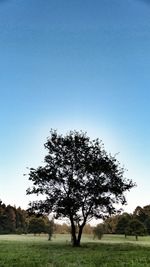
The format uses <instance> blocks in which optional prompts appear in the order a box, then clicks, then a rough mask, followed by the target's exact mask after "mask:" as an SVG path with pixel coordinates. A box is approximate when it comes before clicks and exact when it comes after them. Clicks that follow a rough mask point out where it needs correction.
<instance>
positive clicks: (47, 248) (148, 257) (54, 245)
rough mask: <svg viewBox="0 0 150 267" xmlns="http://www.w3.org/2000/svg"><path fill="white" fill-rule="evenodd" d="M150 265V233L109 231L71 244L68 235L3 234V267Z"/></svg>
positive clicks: (0, 258) (0, 266)
mask: <svg viewBox="0 0 150 267" xmlns="http://www.w3.org/2000/svg"><path fill="white" fill-rule="evenodd" d="M148 266H149V267H150V237H140V238H139V241H135V238H134V237H129V238H127V239H125V238H124V237H123V236H118V235H114V236H113V235H106V236H104V238H103V239H102V240H101V241H100V242H98V241H97V240H93V239H92V237H88V236H84V237H83V242H82V246H81V247H80V248H72V247H71V245H70V237H69V236H68V235H59V236H56V237H55V238H53V240H52V241H51V242H48V241H47V237H46V236H44V235H43V236H36V237H34V236H29V235H27V236H23V235H20V236H15V235H5V236H4V235H3V236H0V267H148Z"/></svg>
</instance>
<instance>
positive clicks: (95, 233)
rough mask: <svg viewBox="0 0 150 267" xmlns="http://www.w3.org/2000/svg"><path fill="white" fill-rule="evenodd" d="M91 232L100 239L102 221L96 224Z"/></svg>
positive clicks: (102, 226) (102, 228)
mask: <svg viewBox="0 0 150 267" xmlns="http://www.w3.org/2000/svg"><path fill="white" fill-rule="evenodd" d="M93 233H94V238H95V237H96V238H98V239H99V240H100V239H102V236H103V234H104V224H102V223H99V224H97V225H96V226H95V227H94V229H93Z"/></svg>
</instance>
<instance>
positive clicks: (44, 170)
mask: <svg viewBox="0 0 150 267" xmlns="http://www.w3.org/2000/svg"><path fill="white" fill-rule="evenodd" d="M45 148H46V149H47V150H48V154H47V155H46V156H45V160H44V166H40V167H38V168H37V169H34V168H30V172H29V180H30V181H32V182H33V187H31V188H29V189H27V194H36V195H44V196H45V199H43V197H42V200H37V201H34V202H31V203H30V209H31V210H34V211H36V212H40V213H48V214H49V213H51V212H53V213H54V215H55V218H63V217H67V218H69V220H70V224H71V234H72V240H73V245H74V246H79V245H80V240H81V235H82V231H83V228H84V226H85V224H86V223H87V222H88V221H89V220H90V219H92V218H93V217H95V218H105V217H106V216H107V215H112V214H115V213H116V212H117V209H116V206H115V204H118V203H121V204H122V205H124V204H125V203H126V198H125V195H124V192H126V191H128V190H130V189H131V188H132V187H133V186H134V185H135V184H134V183H133V182H132V180H130V179H126V178H125V177H124V168H122V167H120V164H119V162H118V161H117V159H116V158H115V157H114V156H112V155H110V154H107V152H106V151H105V149H104V146H103V144H102V142H101V141H100V140H99V139H95V140H91V139H90V138H89V137H88V136H87V134H86V133H83V132H82V131H81V132H77V131H70V132H69V133H68V134H67V135H65V136H63V135H60V134H58V133H57V131H55V130H51V132H50V137H49V138H48V139H47V142H46V143H45Z"/></svg>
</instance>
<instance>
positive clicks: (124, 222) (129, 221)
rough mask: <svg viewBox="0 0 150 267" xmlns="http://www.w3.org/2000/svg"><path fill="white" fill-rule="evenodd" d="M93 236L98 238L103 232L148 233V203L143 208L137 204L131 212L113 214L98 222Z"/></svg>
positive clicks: (149, 233)
mask: <svg viewBox="0 0 150 267" xmlns="http://www.w3.org/2000/svg"><path fill="white" fill-rule="evenodd" d="M94 231H95V236H97V237H98V238H99V239H100V238H101V237H102V235H103V234H104V233H105V234H124V235H125V237H127V236H128V235H134V236H135V237H136V240H137V239H138V236H143V235H150V205H147V206H144V207H143V208H142V207H140V206H137V207H136V209H135V210H134V212H133V213H132V214H130V213H123V214H120V215H115V216H111V217H109V218H107V219H106V220H104V222H103V223H100V224H98V225H97V226H96V227H95V229H94Z"/></svg>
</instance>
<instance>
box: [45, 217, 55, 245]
mask: <svg viewBox="0 0 150 267" xmlns="http://www.w3.org/2000/svg"><path fill="white" fill-rule="evenodd" d="M45 223H46V233H48V240H49V241H51V239H52V235H53V233H54V219H53V218H52V219H51V220H49V219H48V218H47V219H46V220H45Z"/></svg>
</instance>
